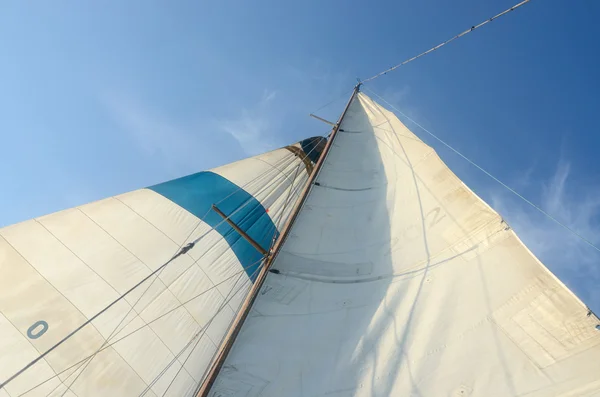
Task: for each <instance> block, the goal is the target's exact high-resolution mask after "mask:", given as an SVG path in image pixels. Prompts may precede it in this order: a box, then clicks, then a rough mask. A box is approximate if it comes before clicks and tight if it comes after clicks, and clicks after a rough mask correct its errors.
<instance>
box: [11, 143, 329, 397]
mask: <svg viewBox="0 0 600 397" xmlns="http://www.w3.org/2000/svg"><path fill="white" fill-rule="evenodd" d="M323 146H324V139H323V138H321V137H316V138H311V139H307V140H305V141H302V142H300V143H299V144H295V145H291V146H288V147H285V148H282V149H278V150H275V151H272V152H269V153H266V154H263V155H260V156H256V157H253V158H250V159H246V160H242V161H238V162H236V163H232V164H228V165H225V166H222V167H219V168H216V169H214V170H212V171H209V172H201V173H198V174H194V175H190V176H187V177H184V178H180V179H176V180H173V181H170V182H166V183H162V184H159V185H156V186H152V187H150V188H147V189H141V190H137V191H133V192H130V193H126V194H123V195H119V196H115V197H111V198H108V199H105V200H101V201H98V202H95V203H91V204H87V205H83V206H80V207H77V208H72V209H68V210H65V211H60V212H58V213H55V214H51V215H47V216H43V217H40V218H36V219H32V220H30V221H26V222H23V223H20V224H16V225H13V226H9V227H5V228H2V229H0V274H1V276H0V385H1V387H0V396H2V397H5V396H10V397H17V396H142V395H149V396H163V395H169V396H181V395H189V394H192V393H193V391H194V390H195V388H196V387H197V385H198V384H199V383H200V381H201V378H202V376H203V374H204V372H205V371H206V369H207V366H208V365H209V363H210V360H211V357H212V355H213V354H214V352H215V351H216V349H217V348H218V346H219V344H220V343H221V340H222V338H223V336H224V334H225V333H226V331H227V328H228V326H229V323H230V322H231V320H232V319H233V318H234V316H235V313H236V311H237V310H238V307H239V305H240V302H241V301H243V299H244V297H245V295H246V293H247V290H248V288H249V287H250V285H251V282H252V280H254V278H255V277H256V274H257V271H258V268H259V266H260V262H261V260H262V258H263V254H262V253H261V252H259V250H257V249H256V248H255V247H254V246H253V245H252V244H251V243H250V241H252V242H253V243H254V244H255V245H257V246H259V247H261V248H262V249H264V250H265V251H268V250H269V249H270V247H271V244H272V242H273V240H274V239H275V238H276V237H277V235H278V230H279V229H280V228H281V225H282V224H283V221H284V220H285V219H286V217H287V214H288V212H289V211H290V210H291V208H292V207H293V205H290V203H291V204H293V203H294V202H295V201H296V198H297V196H298V194H299V192H300V191H301V190H302V189H303V187H304V185H305V182H306V180H307V178H308V175H309V173H310V172H312V167H313V161H314V159H316V158H318V157H319V155H320V152H321V150H322V148H323ZM213 205H214V207H213ZM219 213H221V214H224V215H225V217H226V219H224V218H223V217H222V216H221V215H219ZM231 222H232V223H233V224H234V225H235V226H237V227H239V229H241V230H242V231H243V232H244V233H245V234H246V237H243V236H241V235H240V234H239V233H237V232H236V231H235V230H234V228H233V227H232V226H231V225H230V223H231ZM191 242H195V244H193V246H191V245H188V244H190V243H191ZM172 258H174V259H172Z"/></svg>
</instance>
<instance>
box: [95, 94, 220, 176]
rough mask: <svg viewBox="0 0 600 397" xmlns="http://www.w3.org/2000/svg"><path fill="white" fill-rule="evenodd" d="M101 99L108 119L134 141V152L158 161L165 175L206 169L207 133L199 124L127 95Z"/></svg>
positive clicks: (109, 95)
mask: <svg viewBox="0 0 600 397" xmlns="http://www.w3.org/2000/svg"><path fill="white" fill-rule="evenodd" d="M100 99H101V102H102V103H103V105H104V106H105V107H106V109H107V112H108V114H109V117H111V118H112V119H113V120H114V122H115V123H116V124H117V125H118V126H119V127H120V129H121V130H122V131H123V132H124V133H125V134H127V136H128V137H129V138H130V139H131V140H132V143H133V149H134V150H138V151H139V152H140V153H141V155H142V156H144V158H146V159H149V160H148V161H150V159H151V161H152V162H158V163H159V164H160V166H161V167H163V168H165V169H166V171H167V172H166V174H165V175H168V176H169V177H174V176H179V175H183V174H186V173H191V172H197V171H198V170H199V169H201V168H202V167H203V164H199V161H202V160H205V159H206V157H207V153H205V152H206V151H205V150H203V147H205V146H206V145H205V144H204V143H205V141H206V134H201V130H200V129H199V128H198V126H197V125H196V124H194V123H190V122H189V121H185V120H175V119H174V118H172V117H169V116H168V115H167V114H165V113H164V111H161V110H160V109H153V108H152V107H151V106H149V105H148V104H146V103H144V102H143V101H142V100H140V99H139V98H136V97H135V96H134V95H130V94H127V93H122V92H108V93H106V92H105V93H104V95H102V96H101V97H100ZM210 165H212V164H210ZM199 167H200V168H199ZM161 177H164V176H162V175H161Z"/></svg>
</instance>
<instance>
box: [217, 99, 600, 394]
mask: <svg viewBox="0 0 600 397" xmlns="http://www.w3.org/2000/svg"><path fill="white" fill-rule="evenodd" d="M273 268H274V269H276V270H278V271H279V272H278V273H269V275H268V277H267V279H266V281H265V284H264V285H263V287H262V289H261V291H260V292H259V294H258V297H257V299H256V301H255V303H254V305H253V307H252V310H251V312H250V314H249V317H248V318H247V320H246V321H245V323H244V325H243V327H242V329H241V332H240V334H239V335H238V337H237V339H236V341H235V343H234V346H233V348H232V350H231V352H230V354H229V355H228V357H227V359H226V361H225V363H224V366H223V368H222V370H221V371H220V373H219V375H218V377H217V380H216V382H215V385H214V387H213V388H212V391H211V394H210V395H211V396H214V397H217V396H228V397H233V396H244V397H257V396H261V397H267V396H272V397H279V396H289V397H295V396H296V397H300V396H311V397H312V396H328V397H341V396H382V397H384V396H385V397H387V396H436V397H438V396H531V397H534V396H535V397H540V396H592V395H594V396H597V395H600V394H599V391H600V332H599V331H598V330H596V329H595V326H596V325H597V324H598V323H599V322H598V319H597V318H596V317H595V316H594V315H590V316H588V311H587V309H586V307H585V306H584V305H583V304H582V302H581V301H580V300H578V299H577V298H576V296H574V295H573V294H572V293H571V292H570V291H569V290H568V289H567V288H566V287H565V286H564V285H563V284H562V283H561V282H560V281H559V280H558V279H556V278H555V277H554V276H553V275H552V274H551V273H550V272H549V271H548V270H547V269H546V268H545V267H544V265H543V264H542V263H540V262H539V261H538V260H537V259H536V258H535V256H534V255H533V254H532V253H531V252H530V251H529V250H528V249H527V248H526V247H525V246H524V245H523V244H522V242H521V241H520V240H519V239H518V237H517V236H516V234H515V233H514V232H513V231H512V230H511V229H510V227H509V225H507V224H506V223H505V222H504V221H503V220H502V218H501V217H500V216H499V215H498V214H497V213H496V212H495V211H494V210H493V209H492V208H490V207H489V206H488V205H486V203H484V202H483V201H482V200H481V199H479V198H478V197H477V196H476V195H475V194H474V193H473V192H472V191H471V190H469V188H468V187H467V186H465V185H464V184H463V183H462V182H461V181H460V180H459V179H458V178H457V177H456V176H455V175H454V174H453V173H452V172H451V171H450V169H448V168H447V167H446V165H445V164H444V163H443V162H442V161H441V160H440V158H439V157H438V156H437V154H436V153H435V152H434V151H433V150H432V148H431V147H429V146H427V145H426V144H424V143H423V142H422V141H421V140H420V139H419V138H418V137H417V136H415V135H414V134H413V133H411V132H410V131H409V130H408V129H407V128H406V127H405V126H404V125H403V124H402V123H401V122H400V121H399V120H398V119H397V118H396V117H395V116H394V115H393V114H392V113H391V112H389V111H387V110H385V109H383V108H382V107H381V106H380V105H378V104H377V103H375V102H374V101H373V100H371V99H370V98H369V97H367V96H366V95H364V94H362V93H361V94H359V95H358V96H357V97H356V98H355V99H354V101H353V102H352V103H351V105H350V107H349V110H348V112H347V115H346V116H345V117H344V119H343V122H342V123H341V127H340V130H339V132H338V134H337V136H336V137H335V139H334V142H333V145H332V148H331V151H330V152H329V154H328V156H327V158H326V160H325V162H324V165H323V168H322V170H321V172H320V174H319V176H318V178H317V180H316V183H315V185H314V186H313V187H312V190H311V192H310V195H309V197H308V199H307V201H306V202H305V205H304V206H303V208H302V209H301V211H300V213H299V215H298V218H297V220H296V221H295V224H294V225H293V227H292V229H291V233H290V236H289V238H288V239H287V240H286V241H285V243H284V244H283V247H282V250H281V252H280V254H279V256H278V257H277V258H276V260H275V261H274V263H273Z"/></svg>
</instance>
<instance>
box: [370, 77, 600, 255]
mask: <svg viewBox="0 0 600 397" xmlns="http://www.w3.org/2000/svg"><path fill="white" fill-rule="evenodd" d="M364 88H365V89H366V90H367V91H369V92H371V93H372V94H373V95H375V96H376V97H377V98H379V99H380V100H381V101H383V102H385V103H386V104H387V105H388V106H390V107H391V108H392V109H394V110H395V111H396V112H398V113H399V114H401V115H402V116H404V117H405V118H406V119H408V120H409V121H411V122H412V123H413V124H415V125H416V126H417V127H419V128H421V129H422V130H423V131H425V132H426V133H428V134H429V135H431V136H432V137H433V138H435V139H436V140H437V141H439V142H440V143H441V144H442V145H444V146H446V147H447V148H448V149H450V150H451V151H453V152H454V153H456V154H457V155H459V156H460V157H462V158H463V159H464V160H465V161H467V162H468V163H469V164H471V165H473V166H474V167H476V168H477V169H478V170H479V171H481V172H483V173H484V174H485V175H487V176H488V177H490V178H491V179H493V180H494V181H496V182H497V183H498V184H500V185H501V186H502V187H504V188H505V189H507V190H508V191H509V192H511V193H512V194H514V195H515V196H517V197H518V198H520V199H521V200H523V201H524V202H526V203H527V204H529V205H530V206H532V207H533V208H535V209H536V210H538V211H539V212H541V213H542V214H543V215H545V216H546V217H548V218H549V219H550V220H552V221H553V222H555V223H556V224H558V225H559V226H561V227H563V228H564V229H566V230H567V231H569V232H571V233H572V234H573V235H574V236H576V237H578V238H579V239H580V240H581V241H583V242H584V243H586V244H587V245H589V246H590V247H592V248H594V249H595V250H596V251H598V252H600V248H599V247H597V246H596V245H594V243H592V242H591V241H590V240H588V239H587V238H585V237H584V236H582V235H581V234H579V233H578V232H576V231H575V230H573V229H572V228H571V227H569V226H567V225H565V224H564V223H562V222H561V221H559V220H558V219H556V218H555V217H553V216H552V215H550V214H549V213H548V212H546V211H544V210H543V209H541V208H540V207H539V206H537V205H536V204H534V203H533V202H531V201H529V200H528V199H527V198H525V197H524V196H523V195H521V194H520V193H519V192H517V191H516V190H514V189H513V188H511V187H510V186H508V185H507V184H505V183H504V182H502V181H501V180H500V179H498V178H496V177H495V176H494V175H492V174H491V173H489V172H488V171H486V170H485V169H484V168H483V167H481V166H479V165H478V164H477V163H475V162H474V161H473V160H471V159H469V158H468V157H467V156H465V155H464V154H462V153H461V152H459V151H458V150H456V149H454V148H453V147H452V146H450V144H448V143H446V142H445V141H443V140H442V139H441V138H438V136H437V135H435V134H434V133H433V132H431V131H429V130H428V129H427V128H425V127H423V126H422V125H421V124H419V123H418V122H416V121H415V120H413V119H412V118H410V117H408V116H407V115H406V114H404V113H403V112H402V111H401V110H399V109H398V108H397V107H395V106H394V105H392V104H391V103H389V102H388V101H386V100H385V99H384V98H383V97H381V96H380V95H378V94H377V93H376V92H374V91H373V90H372V89H370V88H368V87H364Z"/></svg>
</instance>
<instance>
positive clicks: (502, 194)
mask: <svg viewBox="0 0 600 397" xmlns="http://www.w3.org/2000/svg"><path fill="white" fill-rule="evenodd" d="M570 174H571V165H570V163H569V162H568V161H565V160H561V161H559V163H558V165H557V167H556V170H555V172H554V174H553V175H552V177H551V178H549V179H548V180H547V181H543V182H542V183H541V189H539V193H540V198H539V203H540V208H542V209H543V210H544V211H546V212H547V213H549V214H551V215H552V216H553V217H555V218H556V219H557V220H559V221H560V222H562V223H563V224H565V225H566V226H568V227H569V228H571V229H573V230H575V231H576V232H577V233H579V234H580V235H582V236H584V237H585V238H587V239H589V240H590V241H591V242H592V243H594V244H595V245H596V246H598V245H599V244H600V222H599V216H600V194H598V193H599V192H598V191H597V190H594V191H589V187H586V189H587V190H588V191H587V192H584V193H583V194H581V192H579V193H578V194H576V193H575V192H574V190H575V189H573V188H571V187H570V185H569V176H570ZM531 175H532V169H530V170H528V171H527V172H525V173H523V175H522V176H521V177H520V178H519V180H518V181H516V184H515V186H517V185H519V186H522V187H525V185H526V184H528V183H529V181H531ZM538 186H540V185H538ZM529 187H530V188H531V186H529ZM586 189H578V190H586ZM529 190H531V189H529ZM491 204H492V206H493V207H494V208H495V209H496V210H497V211H498V212H500V214H502V216H503V217H504V218H505V219H506V220H507V222H508V223H509V224H510V225H511V227H512V228H513V229H514V230H515V231H516V233H517V234H518V235H519V237H520V238H521V239H522V240H523V242H524V243H525V244H527V246H528V247H529V248H530V249H531V250H532V251H533V252H534V253H535V254H536V256H538V258H540V260H541V261H542V262H543V263H544V264H546V266H548V267H549V268H550V269H551V270H552V271H553V272H554V273H555V274H557V276H559V278H561V279H562V280H563V281H564V282H565V283H566V284H567V285H568V286H569V287H570V288H572V289H573V290H574V292H575V293H576V294H578V295H579V296H580V297H581V298H582V299H583V300H584V302H586V304H588V306H590V307H592V308H593V309H594V310H595V311H597V312H598V311H600V288H599V286H600V253H598V251H596V250H594V249H593V248H592V247H590V246H589V245H587V244H586V243H585V242H583V241H582V240H580V239H579V238H577V237H576V236H574V235H573V234H572V233H570V232H569V231H567V230H565V229H564V228H562V227H561V226H560V225H557V224H556V223H555V222H553V221H552V220H550V219H549V218H547V217H546V216H544V215H543V214H541V213H540V212H539V211H537V210H535V209H533V208H532V207H530V206H528V205H527V204H525V203H524V202H523V201H521V200H520V199H518V198H515V197H514V196H513V195H511V194H510V193H509V192H506V191H496V192H494V193H493V194H492V195H491Z"/></svg>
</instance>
